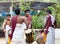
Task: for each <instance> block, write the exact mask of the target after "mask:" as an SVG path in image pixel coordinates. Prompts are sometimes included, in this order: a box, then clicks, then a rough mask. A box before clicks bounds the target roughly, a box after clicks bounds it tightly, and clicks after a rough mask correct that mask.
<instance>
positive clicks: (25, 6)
mask: <svg viewBox="0 0 60 44" xmlns="http://www.w3.org/2000/svg"><path fill="white" fill-rule="evenodd" d="M30 4H31V2H22V3H21V6H20V8H21V11H24V10H26V9H30V8H31V7H30Z"/></svg>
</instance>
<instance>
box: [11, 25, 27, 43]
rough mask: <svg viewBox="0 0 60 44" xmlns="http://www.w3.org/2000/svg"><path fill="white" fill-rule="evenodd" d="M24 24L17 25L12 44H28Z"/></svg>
mask: <svg viewBox="0 0 60 44" xmlns="http://www.w3.org/2000/svg"><path fill="white" fill-rule="evenodd" d="M24 29H25V27H24V24H16V28H15V31H14V33H13V38H12V43H11V44H26V43H25V39H24Z"/></svg>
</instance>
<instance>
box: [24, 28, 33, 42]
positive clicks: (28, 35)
mask: <svg viewBox="0 0 60 44" xmlns="http://www.w3.org/2000/svg"><path fill="white" fill-rule="evenodd" d="M25 35H26V42H27V43H32V42H33V41H34V37H33V31H32V30H31V29H28V30H25Z"/></svg>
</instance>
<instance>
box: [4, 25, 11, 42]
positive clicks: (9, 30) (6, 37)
mask: <svg viewBox="0 0 60 44" xmlns="http://www.w3.org/2000/svg"><path fill="white" fill-rule="evenodd" d="M10 33H11V27H10V26H9V25H6V33H5V39H6V42H7V41H8V34H10Z"/></svg>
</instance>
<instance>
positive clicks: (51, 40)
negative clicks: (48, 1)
mask: <svg viewBox="0 0 60 44" xmlns="http://www.w3.org/2000/svg"><path fill="white" fill-rule="evenodd" d="M48 31H49V33H48V34H47V38H46V39H47V40H46V44H55V30H54V28H53V27H49V29H48Z"/></svg>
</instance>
